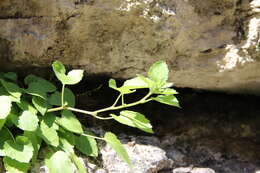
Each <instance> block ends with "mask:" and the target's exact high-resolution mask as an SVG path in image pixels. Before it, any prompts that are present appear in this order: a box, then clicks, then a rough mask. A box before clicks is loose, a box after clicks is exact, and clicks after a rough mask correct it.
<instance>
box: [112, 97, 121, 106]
mask: <svg viewBox="0 0 260 173" xmlns="http://www.w3.org/2000/svg"><path fill="white" fill-rule="evenodd" d="M121 96H122V94H119V95H118V97H117V98H116V101H115V102H114V104H113V105H112V107H115V106H116V104H117V102H118V100H119V99H120V97H121Z"/></svg>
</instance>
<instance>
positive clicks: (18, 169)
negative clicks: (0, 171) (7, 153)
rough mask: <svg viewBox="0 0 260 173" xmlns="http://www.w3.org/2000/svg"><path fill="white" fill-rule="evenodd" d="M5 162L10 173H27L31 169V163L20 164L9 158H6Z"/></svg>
mask: <svg viewBox="0 0 260 173" xmlns="http://www.w3.org/2000/svg"><path fill="white" fill-rule="evenodd" d="M3 161H4V166H5V169H6V170H7V171H8V172H10V173H27V172H28V170H29V168H30V164H29V163H22V162H18V161H16V160H14V159H11V158H9V157H4V159H3Z"/></svg>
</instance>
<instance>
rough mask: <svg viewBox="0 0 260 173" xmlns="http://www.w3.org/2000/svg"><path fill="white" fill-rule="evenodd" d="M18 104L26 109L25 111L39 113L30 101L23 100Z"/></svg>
mask: <svg viewBox="0 0 260 173" xmlns="http://www.w3.org/2000/svg"><path fill="white" fill-rule="evenodd" d="M16 104H17V106H18V107H19V108H20V109H22V110H24V111H30V112H31V113H33V114H35V115H36V114H37V112H38V111H37V109H35V108H34V107H33V106H32V105H31V104H30V103H28V102H27V101H25V100H21V101H20V102H19V103H16Z"/></svg>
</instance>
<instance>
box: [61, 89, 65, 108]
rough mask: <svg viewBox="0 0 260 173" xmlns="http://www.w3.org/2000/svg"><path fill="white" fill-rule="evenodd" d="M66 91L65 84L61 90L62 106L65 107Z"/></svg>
mask: <svg viewBox="0 0 260 173" xmlns="http://www.w3.org/2000/svg"><path fill="white" fill-rule="evenodd" d="M64 89H65V84H62V89H61V106H62V107H64Z"/></svg>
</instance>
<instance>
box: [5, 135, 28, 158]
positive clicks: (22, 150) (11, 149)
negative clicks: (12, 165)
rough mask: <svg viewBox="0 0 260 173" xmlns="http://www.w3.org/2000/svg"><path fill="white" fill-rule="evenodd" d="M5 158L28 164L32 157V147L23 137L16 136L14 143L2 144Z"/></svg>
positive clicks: (10, 141) (8, 141)
mask: <svg viewBox="0 0 260 173" xmlns="http://www.w3.org/2000/svg"><path fill="white" fill-rule="evenodd" d="M4 153H5V155H6V156H8V157H10V158H11V159H14V160H16V161H19V162H22V163H29V162H30V160H31V159H32V156H33V145H32V143H31V142H30V140H29V139H28V138H27V137H25V136H18V137H17V138H16V141H15V142H14V141H12V140H7V141H6V142H5V144H4Z"/></svg>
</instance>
